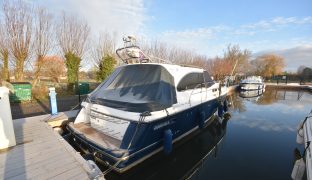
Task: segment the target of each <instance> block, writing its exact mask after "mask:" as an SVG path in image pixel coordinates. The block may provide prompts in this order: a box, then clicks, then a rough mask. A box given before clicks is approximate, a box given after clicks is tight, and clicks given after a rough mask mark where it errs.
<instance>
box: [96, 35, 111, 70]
mask: <svg viewBox="0 0 312 180" xmlns="http://www.w3.org/2000/svg"><path fill="white" fill-rule="evenodd" d="M115 39H116V38H115V34H114V33H113V34H111V33H109V32H104V33H102V34H101V35H100V38H99V40H98V42H97V44H96V46H95V47H94V49H93V50H92V56H93V60H94V63H95V66H96V67H99V64H100V63H101V62H102V60H103V58H104V57H106V56H114V54H115V48H116V41H115Z"/></svg>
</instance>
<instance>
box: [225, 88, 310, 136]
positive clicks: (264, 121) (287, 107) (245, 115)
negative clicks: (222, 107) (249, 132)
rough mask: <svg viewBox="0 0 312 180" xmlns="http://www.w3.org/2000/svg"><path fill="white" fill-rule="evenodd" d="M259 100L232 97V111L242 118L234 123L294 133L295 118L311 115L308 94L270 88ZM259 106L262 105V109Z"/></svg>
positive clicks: (236, 119) (238, 118)
mask: <svg viewBox="0 0 312 180" xmlns="http://www.w3.org/2000/svg"><path fill="white" fill-rule="evenodd" d="M257 98H258V99H257V100H252V101H251V100H250V98H249V97H248V98H245V97H242V95H241V93H240V94H239V97H238V95H237V94H235V93H234V94H232V95H231V97H229V99H230V100H232V104H233V109H232V110H233V111H234V112H236V113H239V115H237V116H235V115H234V117H233V122H234V123H236V124H240V125H244V126H247V127H250V128H258V129H261V130H263V131H295V128H296V123H295V122H294V121H293V119H291V118H294V119H295V117H296V114H298V113H306V112H309V109H311V108H312V106H311V105H312V98H311V95H310V93H309V92H307V91H291V90H282V89H267V90H266V91H265V92H264V93H263V95H261V96H258V97H257ZM259 105H260V106H259Z"/></svg>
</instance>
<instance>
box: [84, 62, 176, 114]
mask: <svg viewBox="0 0 312 180" xmlns="http://www.w3.org/2000/svg"><path fill="white" fill-rule="evenodd" d="M90 99H91V101H92V102H94V103H98V104H102V105H105V106H108V107H112V108H117V109H121V110H125V111H131V112H144V111H158V110H162V109H165V108H168V107H170V106H171V105H172V104H175V103H176V102H177V100H176V92H175V89H174V79H173V77H172V76H171V74H170V73H169V72H168V71H167V70H166V69H165V68H164V67H162V66H160V65H154V64H136V65H128V66H123V67H119V68H117V69H116V70H115V71H114V72H113V74H112V75H111V76H110V77H108V78H107V80H105V82H104V83H102V84H101V87H99V88H97V89H96V90H95V92H93V93H92V94H91V97H90Z"/></svg>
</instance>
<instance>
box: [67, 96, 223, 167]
mask: <svg viewBox="0 0 312 180" xmlns="http://www.w3.org/2000/svg"><path fill="white" fill-rule="evenodd" d="M224 100H225V97H222V98H221V102H224ZM222 104H223V103H222ZM219 106H220V103H219V102H218V99H214V100H211V101H208V102H205V103H202V104H200V105H197V106H194V107H191V108H189V109H187V110H185V111H182V112H179V113H176V114H172V115H169V116H167V117H165V118H163V119H160V120H157V121H152V122H148V123H147V122H144V121H143V122H141V123H139V124H138V122H137V121H135V122H134V121H132V122H131V123H130V125H129V126H128V129H127V130H126V133H125V134H124V138H123V140H122V142H121V145H120V149H121V150H127V149H128V151H127V156H126V158H125V156H123V155H124V154H123V153H121V152H120V151H112V150H108V149H105V148H102V147H100V146H98V145H97V144H95V143H92V142H90V141H87V140H86V139H85V138H84V136H83V135H81V134H77V133H75V132H74V131H73V130H72V129H71V128H68V129H69V131H70V132H71V134H72V135H73V137H74V139H75V143H76V144H77V145H78V146H79V147H80V148H81V149H84V150H86V151H87V152H88V153H90V154H93V155H94V158H95V159H97V160H98V161H99V162H102V163H103V164H105V165H108V166H110V167H113V169H114V170H116V171H118V172H124V171H126V170H128V169H130V168H131V167H133V166H135V165H136V164H138V163H140V162H142V161H144V160H145V159H147V158H148V157H150V156H152V155H153V154H155V153H157V152H159V151H161V150H163V149H164V148H163V147H164V144H165V140H164V139H165V138H164V132H165V131H166V130H170V131H171V132H172V144H173V143H174V142H176V141H178V140H180V139H182V138H183V137H185V136H186V135H188V134H189V133H191V132H192V131H194V130H196V129H197V128H198V127H203V126H204V124H205V123H207V121H208V119H209V118H210V117H211V116H212V115H213V114H214V113H215V112H216V111H217V109H218V107H219ZM135 131H137V132H136V133H135ZM134 134H135V136H134ZM130 142H131V146H130V148H128V146H129V143H130ZM121 159H122V160H121Z"/></svg>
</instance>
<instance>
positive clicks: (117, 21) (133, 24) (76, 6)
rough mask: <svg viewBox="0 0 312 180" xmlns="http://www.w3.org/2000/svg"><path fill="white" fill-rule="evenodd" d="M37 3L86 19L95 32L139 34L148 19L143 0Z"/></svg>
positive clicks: (57, 0) (84, 0)
mask: <svg viewBox="0 0 312 180" xmlns="http://www.w3.org/2000/svg"><path fill="white" fill-rule="evenodd" d="M33 1H35V0H33ZM37 3H39V4H41V5H42V6H44V7H47V8H48V9H49V10H50V11H51V12H55V11H59V12H61V11H64V12H66V13H70V14H73V15H75V16H78V17H79V18H81V19H84V20H85V21H87V22H88V24H89V25H90V26H91V30H92V33H93V34H98V33H99V32H101V31H111V32H116V33H118V34H119V35H127V34H138V33H140V31H141V29H142V28H144V24H145V21H146V20H147V19H148V16H147V15H146V8H145V4H144V1H143V0H113V1H107V0H106V1H105V0H92V1H89V0H67V1H63V0H48V1H45V2H40V1H37Z"/></svg>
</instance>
